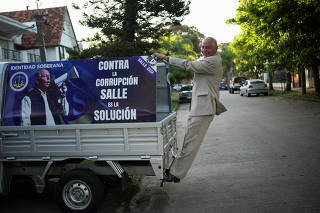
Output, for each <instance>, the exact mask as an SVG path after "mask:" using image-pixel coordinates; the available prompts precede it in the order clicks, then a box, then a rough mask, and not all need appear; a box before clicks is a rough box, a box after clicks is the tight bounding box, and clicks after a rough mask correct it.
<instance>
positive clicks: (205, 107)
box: [169, 54, 226, 116]
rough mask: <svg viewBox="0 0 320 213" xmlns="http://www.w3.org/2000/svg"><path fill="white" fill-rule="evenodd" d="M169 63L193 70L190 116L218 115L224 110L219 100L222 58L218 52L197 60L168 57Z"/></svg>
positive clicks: (189, 70)
mask: <svg viewBox="0 0 320 213" xmlns="http://www.w3.org/2000/svg"><path fill="white" fill-rule="evenodd" d="M169 63H170V64H171V65H173V66H177V67H180V68H182V69H183V70H185V71H187V72H194V78H193V89H192V102H191V110H190V115H191V116H201V115H214V114H216V115H219V114H220V113H222V112H224V111H226V109H225V107H224V106H223V105H222V104H221V103H220V102H219V85H220V82H221V79H222V60H221V56H220V55H219V54H215V55H213V56H210V57H207V58H203V59H200V60H198V61H188V60H186V59H180V58H174V57H170V58H169Z"/></svg>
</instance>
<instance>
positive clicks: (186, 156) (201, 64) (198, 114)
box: [154, 37, 226, 183]
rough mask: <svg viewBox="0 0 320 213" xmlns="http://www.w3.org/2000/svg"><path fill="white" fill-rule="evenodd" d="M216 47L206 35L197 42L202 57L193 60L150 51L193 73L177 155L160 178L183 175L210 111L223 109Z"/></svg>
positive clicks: (173, 179)
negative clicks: (181, 138)
mask: <svg viewBox="0 0 320 213" xmlns="http://www.w3.org/2000/svg"><path fill="white" fill-rule="evenodd" d="M217 51H218V45H217V41H216V40H215V39H214V38H212V37H208V38H206V39H204V40H203V42H202V45H201V53H202V55H203V58H201V59H199V60H197V61H188V60H186V59H180V58H174V57H169V56H166V55H163V54H159V53H155V54H154V55H155V56H156V57H157V58H158V59H159V60H165V61H167V62H168V63H169V64H171V65H173V66H177V67H180V68H182V69H183V70H184V71H186V72H193V73H194V78H193V89H192V101H191V109H190V113H189V117H188V122H187V130H186V133H185V136H184V141H183V146H182V150H181V153H180V156H179V157H178V158H176V159H175V160H174V162H173V164H172V166H171V169H170V171H166V172H165V174H164V179H163V180H164V181H167V182H175V183H177V182H180V180H181V179H183V178H184V177H185V176H186V174H187V172H188V170H189V169H190V167H191V165H192V162H193V160H194V159H195V157H196V154H197V152H198V150H199V148H200V145H201V143H202V141H203V139H204V137H205V135H206V133H207V130H208V128H209V126H210V123H211V121H212V120H213V118H214V115H218V114H220V113H222V112H224V111H226V109H225V107H224V106H223V105H222V104H221V103H220V102H219V85H220V82H221V79H222V60H221V56H220V55H219V54H218V53H217Z"/></svg>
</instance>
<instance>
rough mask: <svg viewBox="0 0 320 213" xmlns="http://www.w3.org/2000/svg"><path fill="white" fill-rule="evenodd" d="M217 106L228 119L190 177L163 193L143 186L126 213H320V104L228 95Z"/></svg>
mask: <svg viewBox="0 0 320 213" xmlns="http://www.w3.org/2000/svg"><path fill="white" fill-rule="evenodd" d="M221 100H222V102H223V103H224V104H225V105H226V107H227V108H228V110H229V111H228V112H226V113H224V114H223V115H221V116H218V117H216V118H215V120H214V121H213V123H212V124H211V126H210V129H209V132H208V134H207V137H206V138H205V141H204V143H203V144H202V146H201V148H200V151H199V153H198V156H197V158H196V160H195V162H194V165H193V166H192V168H191V170H190V172H189V174H188V176H187V177H186V178H185V179H184V180H183V181H182V182H181V183H179V184H174V183H167V184H165V186H164V187H163V188H160V187H159V183H158V181H156V179H155V178H153V177H148V178H145V179H144V181H143V184H142V186H141V188H142V189H141V191H140V193H138V194H137V195H136V197H135V198H134V199H133V200H132V205H131V206H132V211H131V212H159V213H160V212H161V213H162V212H164V213H171V212H172V213H178V212H182V213H189V212H190V213H191V212H198V213H199V212H215V213H224V212H225V213H232V212H235V213H249V212H257V213H264V212H272V213H273V212H275V213H280V212H287V213H292V212H308V213H311V212H317V213H318V212H320V202H319V197H320V167H319V164H320V134H319V133H320V102H311V101H302V100H293V99H289V98H281V97H264V96H259V97H249V98H248V97H240V96H239V94H233V95H231V94H229V93H227V92H226V91H223V92H222V93H221ZM187 109H188V106H187V105H183V106H182V107H181V108H180V110H179V112H178V124H179V125H180V126H181V125H184V124H185V123H184V120H185V119H186V115H187ZM179 138H180V139H179V142H180V141H181V139H182V138H181V134H180V136H179Z"/></svg>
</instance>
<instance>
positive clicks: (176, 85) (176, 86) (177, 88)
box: [173, 84, 184, 91]
mask: <svg viewBox="0 0 320 213" xmlns="http://www.w3.org/2000/svg"><path fill="white" fill-rule="evenodd" d="M183 86H184V84H175V85H174V86H173V89H174V90H176V91H180V90H181V87H183Z"/></svg>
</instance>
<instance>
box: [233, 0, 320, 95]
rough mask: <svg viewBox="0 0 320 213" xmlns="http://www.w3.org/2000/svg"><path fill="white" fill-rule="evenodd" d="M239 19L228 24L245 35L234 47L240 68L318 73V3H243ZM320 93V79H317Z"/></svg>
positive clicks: (256, 0) (266, 0)
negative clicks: (281, 69)
mask: <svg viewBox="0 0 320 213" xmlns="http://www.w3.org/2000/svg"><path fill="white" fill-rule="evenodd" d="M237 11H238V13H237V16H236V17H235V18H233V19H231V20H229V21H228V23H234V24H239V25H241V28H242V31H243V33H242V34H241V35H239V36H238V37H237V38H236V39H235V40H234V41H233V43H232V44H231V46H232V48H233V50H234V52H235V54H236V56H237V57H236V62H237V69H239V70H240V71H242V72H248V71H249V72H250V73H251V74H252V73H258V72H259V71H262V70H263V71H266V70H267V71H270V70H273V69H276V68H287V70H290V71H300V72H302V71H304V69H305V68H307V69H311V68H312V69H313V70H315V72H314V73H315V74H317V73H318V67H319V65H320V29H319V27H317V26H319V24H320V19H319V17H320V2H319V1H318V0H240V5H239V8H238V9H237ZM315 85H316V91H317V92H318V93H319V92H320V90H319V89H320V87H319V76H317V77H315Z"/></svg>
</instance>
